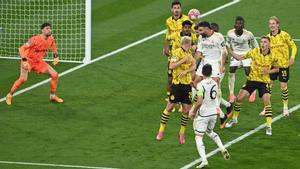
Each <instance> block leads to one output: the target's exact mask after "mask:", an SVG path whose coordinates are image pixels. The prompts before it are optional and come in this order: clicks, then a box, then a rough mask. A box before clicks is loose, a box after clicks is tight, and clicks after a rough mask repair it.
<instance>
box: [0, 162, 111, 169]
mask: <svg viewBox="0 0 300 169" xmlns="http://www.w3.org/2000/svg"><path fill="white" fill-rule="evenodd" d="M0 163H1V164H16V165H31V166H47V167H62V168H83V169H116V168H106V167H93V166H81V165H63V164H46V163H28V162H18V161H0Z"/></svg>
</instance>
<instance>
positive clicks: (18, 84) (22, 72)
mask: <svg viewBox="0 0 300 169" xmlns="http://www.w3.org/2000/svg"><path fill="white" fill-rule="evenodd" d="M28 68H29V65H28V63H27V62H26V63H25V62H23V61H22V62H21V69H20V77H19V78H18V79H17V80H16V81H15V83H14V84H13V86H12V88H11V89H10V92H9V93H8V94H7V95H6V104H7V105H11V99H12V96H13V94H14V93H15V92H16V91H17V89H18V88H19V87H21V85H22V84H24V83H25V82H26V81H27V77H28V73H29V71H28Z"/></svg>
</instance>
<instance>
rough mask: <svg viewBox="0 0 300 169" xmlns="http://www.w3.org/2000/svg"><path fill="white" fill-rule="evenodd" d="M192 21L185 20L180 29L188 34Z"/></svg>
mask: <svg viewBox="0 0 300 169" xmlns="http://www.w3.org/2000/svg"><path fill="white" fill-rule="evenodd" d="M192 26H193V24H192V22H191V21H189V20H185V21H183V22H182V31H183V32H184V33H185V34H190V33H191V31H192Z"/></svg>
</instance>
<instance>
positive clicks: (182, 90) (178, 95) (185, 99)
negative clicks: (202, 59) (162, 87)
mask: <svg viewBox="0 0 300 169" xmlns="http://www.w3.org/2000/svg"><path fill="white" fill-rule="evenodd" d="M169 100H170V102H171V103H183V104H188V105H191V104H192V86H191V85H186V84H178V85H175V84H172V86H171V95H170V96H169Z"/></svg>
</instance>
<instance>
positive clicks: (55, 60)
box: [52, 53, 59, 65]
mask: <svg viewBox="0 0 300 169" xmlns="http://www.w3.org/2000/svg"><path fill="white" fill-rule="evenodd" d="M53 57H54V59H53V62H52V64H53V65H57V64H58V62H59V57H58V56H57V54H56V53H55V54H53Z"/></svg>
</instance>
